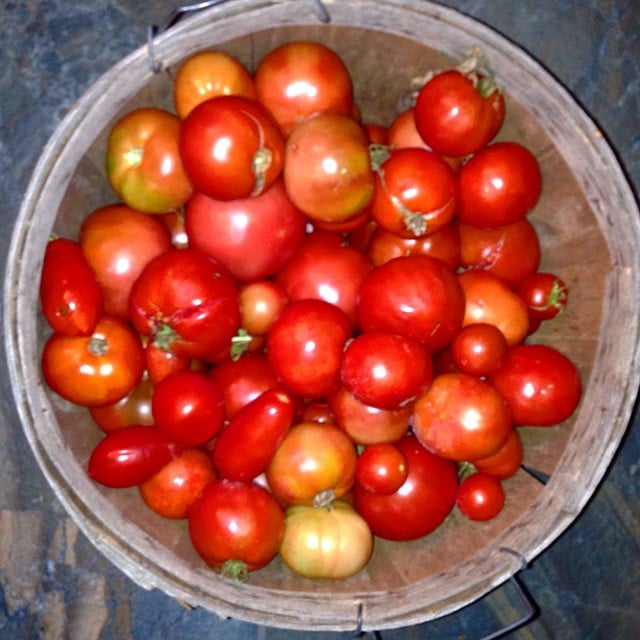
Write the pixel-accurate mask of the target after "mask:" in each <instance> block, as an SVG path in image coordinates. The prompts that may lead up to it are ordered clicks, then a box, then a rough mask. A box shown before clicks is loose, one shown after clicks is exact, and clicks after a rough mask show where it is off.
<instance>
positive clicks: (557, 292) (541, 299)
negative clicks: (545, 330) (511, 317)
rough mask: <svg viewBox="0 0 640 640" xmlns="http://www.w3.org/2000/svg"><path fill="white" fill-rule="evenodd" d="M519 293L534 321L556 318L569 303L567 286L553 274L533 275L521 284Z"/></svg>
mask: <svg viewBox="0 0 640 640" xmlns="http://www.w3.org/2000/svg"><path fill="white" fill-rule="evenodd" d="M517 291H518V294H519V295H520V297H521V298H522V299H523V300H524V302H525V304H526V305H527V309H528V310H529V317H530V318H531V319H532V320H534V321H536V320H550V319H551V318H555V317H556V316H557V315H558V314H559V313H560V312H561V311H563V310H564V308H565V307H566V306H567V302H568V301H569V289H568V288H567V285H566V284H565V282H564V280H562V278H559V277H558V276H556V275H554V274H553V273H541V272H536V273H531V274H529V275H528V276H526V277H525V278H524V279H523V280H522V281H521V282H520V284H519V286H518V289H517Z"/></svg>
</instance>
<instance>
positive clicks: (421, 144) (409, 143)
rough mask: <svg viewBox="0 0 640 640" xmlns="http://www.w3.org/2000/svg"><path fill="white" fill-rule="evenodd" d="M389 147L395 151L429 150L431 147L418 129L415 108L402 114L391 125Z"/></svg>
mask: <svg viewBox="0 0 640 640" xmlns="http://www.w3.org/2000/svg"><path fill="white" fill-rule="evenodd" d="M387 145H388V146H390V147H393V148H394V149H407V148H409V149H410V148H414V149H427V150H428V151H432V149H431V147H430V146H429V145H428V144H427V143H426V142H425V141H424V140H423V139H422V136H421V135H420V134H419V133H418V129H417V127H416V121H415V118H414V116H413V107H410V108H409V109H405V110H404V111H402V112H400V113H399V114H398V115H397V116H396V117H395V118H394V119H393V121H392V122H391V124H390V125H389V132H388V134H387Z"/></svg>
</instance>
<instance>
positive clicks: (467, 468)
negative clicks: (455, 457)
mask: <svg viewBox="0 0 640 640" xmlns="http://www.w3.org/2000/svg"><path fill="white" fill-rule="evenodd" d="M477 471H478V470H477V469H476V467H475V465H474V464H473V463H472V462H468V461H467V460H464V461H462V462H459V463H458V481H459V482H462V481H463V480H464V479H465V478H468V477H469V476H472V475H473V474H474V473H476V472H477Z"/></svg>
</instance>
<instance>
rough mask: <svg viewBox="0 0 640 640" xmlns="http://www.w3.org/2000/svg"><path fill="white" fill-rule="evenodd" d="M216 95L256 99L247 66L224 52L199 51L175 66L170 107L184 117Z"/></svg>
mask: <svg viewBox="0 0 640 640" xmlns="http://www.w3.org/2000/svg"><path fill="white" fill-rule="evenodd" d="M215 96H245V97H246V98H252V99H255V98H256V97H257V94H256V88H255V85H254V84H253V78H252V77H251V74H250V73H249V71H248V70H247V69H246V67H245V66H244V65H243V64H242V63H241V62H240V61H239V60H238V59H237V58H235V57H234V56H232V55H230V54H228V53H225V52H224V51H198V52H197V53H194V54H193V55H191V56H190V57H189V58H187V59H186V60H185V61H184V62H182V63H181V64H180V66H179V67H178V71H177V72H176V75H175V78H174V79H173V104H174V106H175V108H176V113H177V114H178V116H179V117H180V118H186V117H187V116H188V115H189V113H190V112H191V111H192V110H193V109H194V107H196V106H198V105H199V104H200V103H201V102H204V101H205V100H208V99H209V98H213V97H215Z"/></svg>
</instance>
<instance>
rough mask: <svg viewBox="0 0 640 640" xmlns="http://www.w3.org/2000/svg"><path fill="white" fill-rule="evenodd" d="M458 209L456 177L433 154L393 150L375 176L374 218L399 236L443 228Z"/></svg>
mask: <svg viewBox="0 0 640 640" xmlns="http://www.w3.org/2000/svg"><path fill="white" fill-rule="evenodd" d="M457 206H458V184H457V179H456V174H455V173H454V172H453V169H451V167H450V166H449V165H448V164H447V163H446V162H445V161H444V160H443V159H442V158H441V157H440V156H439V155H438V154H436V153H433V152H432V151H427V150H426V149H419V148H415V147H410V148H404V149H394V150H391V151H390V153H389V156H388V158H387V159H386V160H384V162H382V163H381V165H380V168H379V170H378V171H377V172H376V174H375V191H374V195H373V199H372V201H371V216H372V217H373V219H374V220H375V221H376V222H377V223H378V224H379V225H380V226H381V227H382V228H384V229H387V230H388V231H391V232H392V233H395V234H397V235H399V236H403V237H406V238H419V237H421V236H424V235H429V234H431V233H433V232H435V231H438V229H442V227H444V226H446V225H448V224H449V223H450V222H451V220H452V219H453V216H454V215H455V212H456V209H457Z"/></svg>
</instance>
